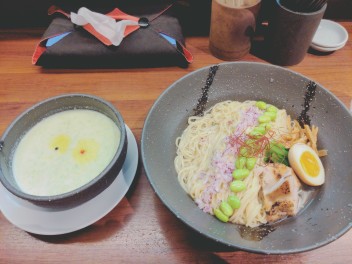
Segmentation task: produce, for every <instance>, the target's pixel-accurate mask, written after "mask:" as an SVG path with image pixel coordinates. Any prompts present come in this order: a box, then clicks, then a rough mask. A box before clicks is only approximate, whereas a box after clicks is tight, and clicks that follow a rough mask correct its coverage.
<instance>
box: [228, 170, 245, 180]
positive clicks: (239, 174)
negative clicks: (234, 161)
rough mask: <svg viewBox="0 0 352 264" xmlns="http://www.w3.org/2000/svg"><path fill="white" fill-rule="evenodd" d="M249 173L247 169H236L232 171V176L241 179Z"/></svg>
mask: <svg viewBox="0 0 352 264" xmlns="http://www.w3.org/2000/svg"><path fill="white" fill-rule="evenodd" d="M248 175H249V170H248V169H237V170H234V171H233V172H232V176H233V177H234V178H235V179H236V180H243V179H244V178H246V177H247V176H248Z"/></svg>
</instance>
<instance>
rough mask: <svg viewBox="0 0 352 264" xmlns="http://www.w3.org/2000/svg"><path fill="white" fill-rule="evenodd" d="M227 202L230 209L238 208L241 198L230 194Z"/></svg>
mask: <svg viewBox="0 0 352 264" xmlns="http://www.w3.org/2000/svg"><path fill="white" fill-rule="evenodd" d="M227 203H228V204H229V205H230V206H231V207H232V209H238V208H240V207H241V200H240V198H238V197H237V196H236V195H230V196H229V197H227Z"/></svg>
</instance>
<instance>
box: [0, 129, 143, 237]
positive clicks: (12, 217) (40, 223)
mask: <svg viewBox="0 0 352 264" xmlns="http://www.w3.org/2000/svg"><path fill="white" fill-rule="evenodd" d="M126 132H127V138H128V148H127V155H126V160H125V163H124V165H123V167H122V170H121V171H120V173H119V175H118V176H117V177H116V179H115V180H114V182H113V183H112V184H111V185H110V186H109V187H108V188H106V189H105V190H104V191H103V192H101V193H100V194H99V195H97V196H96V197H94V198H93V199H91V200H89V201H87V202H85V203H83V204H81V205H79V206H77V207H74V208H70V209H62V210H60V209H56V210H55V209H48V208H44V207H40V206H37V205H34V204H31V203H29V202H27V201H25V200H22V199H20V198H18V197H16V196H15V195H13V194H12V193H10V192H9V191H7V189H5V187H4V186H3V185H2V184H1V183H0V209H1V212H2V213H3V215H4V216H5V217H6V218H7V219H8V220H9V221H10V222H11V223H12V224H14V225H15V226H17V227H19V228H21V229H23V230H25V231H27V232H30V233H34V234H40V235H60V234H66V233H70V232H73V231H77V230H79V229H82V228H84V227H87V226H89V225H91V224H93V223H95V222H96V221H98V220H99V219H101V218H102V217H103V216H105V215H106V214H108V213H109V212H110V211H111V210H112V209H113V208H114V207H115V206H116V205H117V204H118V203H119V202H120V201H121V199H122V198H123V197H124V196H125V194H126V193H127V191H128V189H129V187H130V186H131V184H132V181H133V179H134V176H135V174H136V170H137V165H138V147H137V142H136V139H135V137H134V136H133V133H132V131H131V130H130V129H129V128H128V126H127V125H126Z"/></svg>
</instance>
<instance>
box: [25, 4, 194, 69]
mask: <svg viewBox="0 0 352 264" xmlns="http://www.w3.org/2000/svg"><path fill="white" fill-rule="evenodd" d="M171 9H172V5H168V6H166V7H162V8H160V9H159V10H158V12H155V7H153V8H151V9H150V10H152V11H151V12H148V10H146V11H145V14H143V16H132V15H129V14H126V13H124V12H123V11H121V10H120V9H118V8H115V9H114V10H112V11H111V12H109V13H107V14H100V13H97V12H94V11H91V10H89V9H87V8H80V9H79V10H78V12H77V13H75V12H71V13H68V12H66V11H64V10H62V9H59V8H57V7H55V6H53V7H51V8H50V9H49V15H54V14H55V17H54V19H53V20H52V22H51V24H50V25H49V27H48V29H47V30H46V31H45V33H44V35H43V37H42V39H41V41H40V42H39V44H38V45H37V47H36V49H35V51H34V54H33V58H32V62H33V64H35V65H40V66H43V67H48V68H98V67H118V68H130V67H160V66H173V65H177V66H181V67H186V66H187V65H188V64H189V63H191V62H192V61H193V56H192V54H191V53H190V52H189V51H188V50H187V49H186V47H185V43H184V38H183V35H182V30H181V26H180V24H179V21H178V19H177V18H176V17H175V16H173V14H172V10H171Z"/></svg>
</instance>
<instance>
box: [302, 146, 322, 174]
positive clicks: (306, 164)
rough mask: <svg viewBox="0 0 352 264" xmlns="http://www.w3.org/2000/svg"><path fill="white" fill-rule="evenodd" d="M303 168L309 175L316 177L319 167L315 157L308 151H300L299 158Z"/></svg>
mask: <svg viewBox="0 0 352 264" xmlns="http://www.w3.org/2000/svg"><path fill="white" fill-rule="evenodd" d="M300 162H301V165H302V167H303V170H304V171H305V172H306V173H307V174H308V175H309V176H311V177H317V176H318V175H319V172H320V167H319V163H318V161H317V159H316V158H315V157H314V155H313V154H312V153H310V152H309V151H305V152H303V153H302V155H301V158H300Z"/></svg>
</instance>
